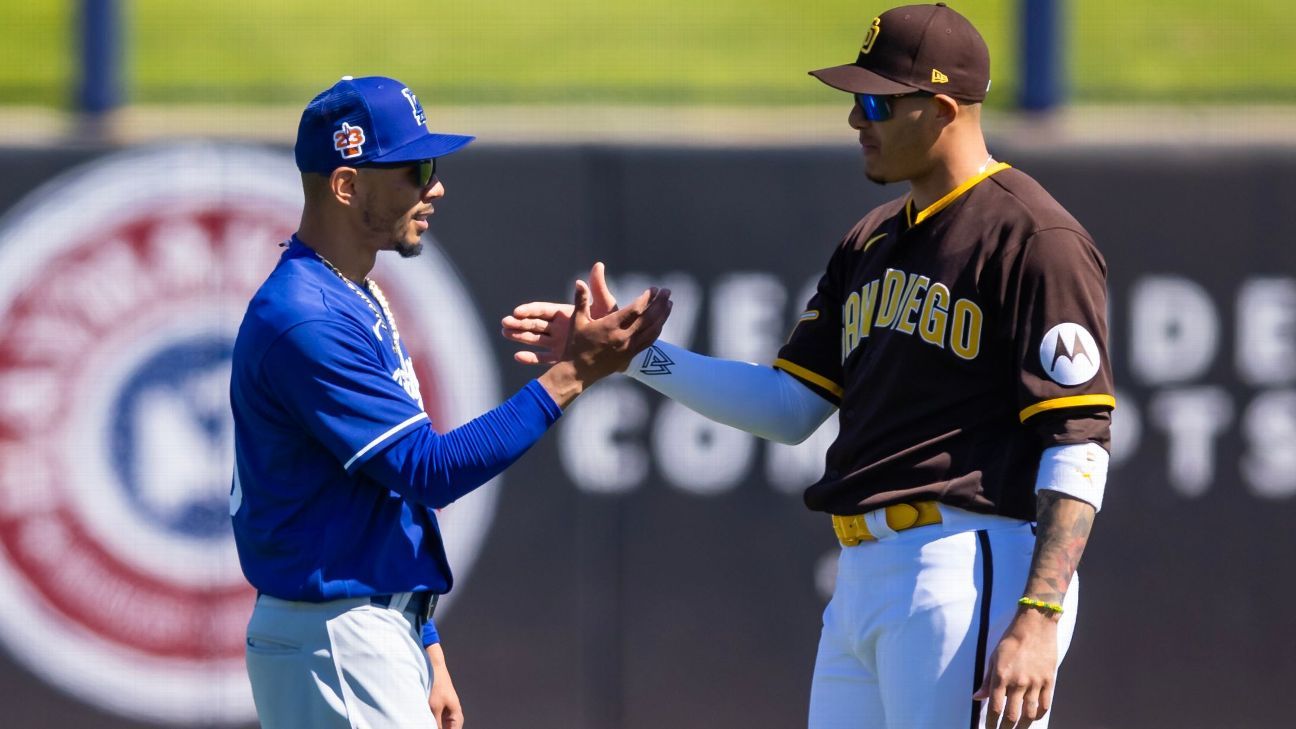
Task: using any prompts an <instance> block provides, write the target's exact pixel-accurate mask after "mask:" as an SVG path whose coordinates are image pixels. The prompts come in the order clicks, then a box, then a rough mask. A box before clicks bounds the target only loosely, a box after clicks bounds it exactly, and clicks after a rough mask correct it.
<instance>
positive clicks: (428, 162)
mask: <svg viewBox="0 0 1296 729" xmlns="http://www.w3.org/2000/svg"><path fill="white" fill-rule="evenodd" d="M356 166H357V167H361V168H370V169H375V170H403V169H408V170H411V171H412V172H413V173H414V184H416V185H418V186H419V187H427V186H428V185H430V184H431V183H432V178H433V177H436V158H435V157H433V158H432V159H424V160H417V161H414V162H370V163H368V164H363V165H356Z"/></svg>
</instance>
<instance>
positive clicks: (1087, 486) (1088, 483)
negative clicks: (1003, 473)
mask: <svg viewBox="0 0 1296 729" xmlns="http://www.w3.org/2000/svg"><path fill="white" fill-rule="evenodd" d="M1110 460H1111V456H1110V455H1109V454H1108V453H1107V451H1105V450H1103V448H1102V446H1100V445H1098V444H1097V443H1077V444H1074V445H1060V446H1053V447H1052V448H1045V449H1044V454H1043V456H1041V458H1040V467H1039V476H1038V477H1037V478H1036V479H1035V492H1036V493H1039V492H1040V491H1044V490H1049V491H1057V492H1059V493H1063V494H1066V495H1067V496H1074V497H1075V498H1077V499H1080V500H1081V501H1086V502H1088V503H1090V504H1092V505H1093V508H1094V510H1095V511H1101V510H1102V501H1103V492H1104V491H1105V490H1106V488H1107V464H1108V462H1109V461H1110Z"/></svg>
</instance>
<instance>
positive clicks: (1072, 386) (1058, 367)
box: [1004, 228, 1116, 448]
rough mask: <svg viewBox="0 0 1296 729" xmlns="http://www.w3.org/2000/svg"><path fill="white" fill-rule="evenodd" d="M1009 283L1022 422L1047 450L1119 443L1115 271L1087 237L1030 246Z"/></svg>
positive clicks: (1056, 237) (1034, 240)
mask: <svg viewBox="0 0 1296 729" xmlns="http://www.w3.org/2000/svg"><path fill="white" fill-rule="evenodd" d="M1014 268H1015V270H1014V271H1011V272H1010V274H1009V277H1008V286H1007V287H1006V294H1007V296H1006V301H1005V312H1004V313H1005V319H1004V321H1005V323H1006V325H1007V327H1008V331H1007V332H1006V334H1007V336H1009V337H1011V339H1012V343H1013V346H1012V351H1013V352H1014V357H1015V363H1014V365H1015V368H1016V381H1017V408H1018V417H1019V418H1020V420H1021V422H1022V423H1023V424H1024V425H1025V426H1026V427H1028V428H1031V429H1033V430H1034V431H1035V432H1036V433H1037V434H1038V435H1039V438H1040V442H1041V444H1042V445H1043V446H1044V447H1046V448H1047V447H1051V446H1055V445H1067V444H1076V443H1086V442H1093V443H1097V444H1099V445H1101V446H1102V447H1104V448H1107V447H1109V445H1110V441H1111V433H1110V424H1111V415H1110V412H1111V410H1112V409H1113V408H1114V407H1115V406H1116V398H1115V396H1114V394H1113V393H1114V392H1115V391H1114V389H1113V388H1114V386H1113V381H1112V374H1111V358H1110V357H1109V356H1108V353H1107V265H1106V263H1105V262H1104V261H1103V258H1102V255H1101V254H1100V253H1099V252H1098V250H1097V248H1095V247H1094V245H1093V243H1092V242H1090V241H1089V240H1088V239H1087V238H1086V237H1084V236H1083V235H1081V234H1080V233H1078V232H1076V231H1073V230H1068V229H1062V228H1056V229H1049V230H1044V231H1040V232H1038V233H1036V234H1034V235H1033V236H1031V238H1029V239H1028V240H1027V241H1026V244H1025V246H1024V247H1023V250H1022V253H1021V255H1020V256H1018V258H1017V260H1016V261H1015V263H1014Z"/></svg>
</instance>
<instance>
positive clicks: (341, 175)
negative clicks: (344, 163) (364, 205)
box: [329, 167, 360, 206]
mask: <svg viewBox="0 0 1296 729" xmlns="http://www.w3.org/2000/svg"><path fill="white" fill-rule="evenodd" d="M359 179H360V171H359V170H357V169H356V168H354V167H339V168H337V169H335V170H333V173H332V174H330V175H329V197H332V198H333V199H334V200H335V201H337V202H338V203H339V204H341V205H347V206H350V205H351V203H352V201H353V200H355V196H356V182H357V181H358V180H359Z"/></svg>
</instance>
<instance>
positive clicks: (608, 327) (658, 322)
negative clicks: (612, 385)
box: [559, 281, 671, 384]
mask: <svg viewBox="0 0 1296 729" xmlns="http://www.w3.org/2000/svg"><path fill="white" fill-rule="evenodd" d="M593 298H594V297H593V293H592V292H591V290H590V288H589V286H588V285H586V283H585V282H584V281H577V282H576V297H575V303H574V304H573V305H572V314H571V317H570V319H568V321H567V342H566V345H565V346H564V347H563V352H562V356H561V358H560V360H559V361H569V362H571V363H572V364H573V365H574V366H575V368H576V373H577V375H578V377H579V378H580V379H581V380H582V381H584V382H586V383H587V384H588V383H593V382H595V381H597V380H600V379H602V378H604V377H606V376H608V375H610V374H612V373H613V372H620V371H622V370H624V369H625V368H626V367H628V366H629V365H630V360H631V359H633V358H634V356H635V355H636V354H638V353H639V352H641V351H643V350H644V349H645V348H646V347H647V346H648V345H650V344H652V343H653V342H655V341H657V338H658V337H660V336H661V331H662V327H663V326H665V325H666V319H667V318H668V317H669V316H670V312H671V300H670V289H658V288H657V287H655V286H654V287H652V288H650V289H647V290H645V291H644V292H643V293H642V294H640V295H639V297H638V298H636V299H635V300H634V301H632V302H630V304H629V305H628V306H626V307H625V308H624V309H617V310H616V311H613V312H610V313H608V314H607V315H606V316H603V317H599V318H595V317H594V308H593ZM613 305H614V306H615V304H613Z"/></svg>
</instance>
